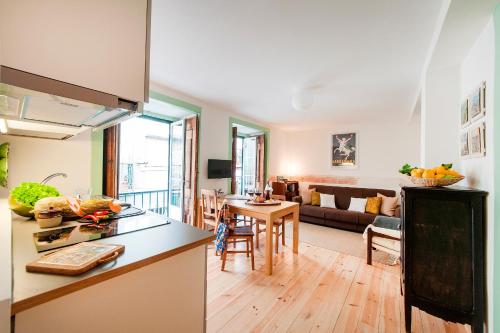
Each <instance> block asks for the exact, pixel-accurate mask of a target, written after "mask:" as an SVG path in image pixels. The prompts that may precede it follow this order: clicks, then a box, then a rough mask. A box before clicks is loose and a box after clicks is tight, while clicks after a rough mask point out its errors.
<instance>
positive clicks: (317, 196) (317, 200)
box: [311, 191, 321, 206]
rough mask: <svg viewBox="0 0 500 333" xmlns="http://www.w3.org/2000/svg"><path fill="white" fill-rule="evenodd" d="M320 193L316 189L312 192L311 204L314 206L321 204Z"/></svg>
mask: <svg viewBox="0 0 500 333" xmlns="http://www.w3.org/2000/svg"><path fill="white" fill-rule="evenodd" d="M320 195H321V194H320V193H319V192H316V191H312V192H311V205H312V206H319V205H320V203H321V197H320Z"/></svg>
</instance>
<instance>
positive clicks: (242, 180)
mask: <svg viewBox="0 0 500 333" xmlns="http://www.w3.org/2000/svg"><path fill="white" fill-rule="evenodd" d="M256 152H257V141H256V140H255V138H254V137H247V138H245V137H238V138H237V139H236V193H237V194H245V193H246V192H247V191H248V190H249V189H254V188H255V186H256V183H255V177H256V161H257V160H256V158H257V153H256Z"/></svg>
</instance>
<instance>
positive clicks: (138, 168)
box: [118, 117, 171, 214]
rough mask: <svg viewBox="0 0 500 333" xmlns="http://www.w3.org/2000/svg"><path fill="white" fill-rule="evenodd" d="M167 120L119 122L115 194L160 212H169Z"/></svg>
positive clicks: (144, 118)
mask: <svg viewBox="0 0 500 333" xmlns="http://www.w3.org/2000/svg"><path fill="white" fill-rule="evenodd" d="M170 131H171V128H170V123H168V122H164V121H158V120H154V119H151V118H146V117H138V118H132V119H130V120H127V121H125V122H123V123H122V124H121V128H120V141H119V142H120V147H119V172H118V177H119V178H118V196H119V198H120V200H123V201H126V202H129V203H131V204H133V205H134V206H137V207H140V208H143V209H148V210H151V211H154V212H156V213H159V214H167V213H168V191H169V152H170V142H169V141H170Z"/></svg>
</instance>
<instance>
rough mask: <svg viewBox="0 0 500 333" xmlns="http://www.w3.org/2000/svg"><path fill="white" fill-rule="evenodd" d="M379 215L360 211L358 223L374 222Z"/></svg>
mask: <svg viewBox="0 0 500 333" xmlns="http://www.w3.org/2000/svg"><path fill="white" fill-rule="evenodd" d="M376 217H377V215H375V214H370V213H358V223H359V224H362V225H368V224H372V223H373V221H375V218H376Z"/></svg>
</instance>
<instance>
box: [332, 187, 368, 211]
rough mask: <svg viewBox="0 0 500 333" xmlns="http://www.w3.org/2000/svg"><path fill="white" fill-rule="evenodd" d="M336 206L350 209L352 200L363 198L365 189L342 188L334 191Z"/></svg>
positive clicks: (336, 188)
mask: <svg viewBox="0 0 500 333" xmlns="http://www.w3.org/2000/svg"><path fill="white" fill-rule="evenodd" d="M334 194H335V205H336V207H337V208H340V209H349V206H350V205H351V198H362V197H363V196H362V195H363V189H361V188H355V187H340V186H336V187H335V189H334Z"/></svg>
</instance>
